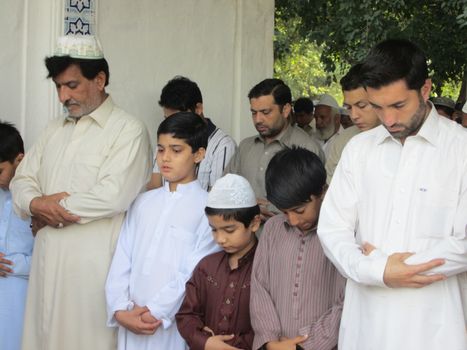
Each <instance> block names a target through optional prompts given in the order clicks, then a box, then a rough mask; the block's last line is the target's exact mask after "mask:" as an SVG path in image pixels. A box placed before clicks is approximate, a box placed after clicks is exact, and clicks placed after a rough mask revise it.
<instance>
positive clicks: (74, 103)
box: [63, 99, 79, 108]
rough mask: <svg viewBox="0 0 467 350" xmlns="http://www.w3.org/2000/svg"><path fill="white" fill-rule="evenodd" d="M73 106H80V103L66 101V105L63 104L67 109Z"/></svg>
mask: <svg viewBox="0 0 467 350" xmlns="http://www.w3.org/2000/svg"><path fill="white" fill-rule="evenodd" d="M72 105H75V106H79V103H78V101H75V100H72V99H70V100H66V101H65V103H64V104H63V106H65V107H67V108H68V107H69V106H72Z"/></svg>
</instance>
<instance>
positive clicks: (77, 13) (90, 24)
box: [64, 0, 96, 35]
mask: <svg viewBox="0 0 467 350" xmlns="http://www.w3.org/2000/svg"><path fill="white" fill-rule="evenodd" d="M95 6H96V0H65V25H64V34H65V35H68V34H81V35H94V34H95V23H96V11H95Z"/></svg>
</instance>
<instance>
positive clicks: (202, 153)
mask: <svg viewBox="0 0 467 350" xmlns="http://www.w3.org/2000/svg"><path fill="white" fill-rule="evenodd" d="M205 155H206V149H205V148H204V147H200V148H198V150H197V151H196V152H195V163H197V164H199V163H201V161H202V160H203V159H204V156H205Z"/></svg>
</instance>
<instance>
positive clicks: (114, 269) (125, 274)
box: [106, 112, 219, 350]
mask: <svg viewBox="0 0 467 350" xmlns="http://www.w3.org/2000/svg"><path fill="white" fill-rule="evenodd" d="M157 137H158V144H157V162H158V166H159V169H160V170H161V174H162V176H163V177H164V178H165V180H166V183H165V186H164V187H162V188H159V189H156V190H153V191H149V192H146V193H144V194H142V195H140V196H139V197H138V198H137V199H136V200H135V202H134V203H133V205H132V207H131V208H130V210H129V212H128V214H127V217H126V219H125V222H124V225H123V227H122V231H121V233H120V237H119V241H118V244H117V249H116V252H115V255H114V257H113V261H112V265H111V268H110V271H109V275H108V278H107V283H106V298H107V310H108V325H109V326H110V327H117V326H118V327H119V332H118V349H119V350H132V349H135V350H136V349H137V350H145V349H151V350H157V349H161V350H166V349H171V350H177V349H180V350H182V349H185V347H186V344H185V341H184V340H183V338H182V337H181V336H180V334H179V333H178V330H177V326H176V323H175V320H174V317H175V314H176V312H177V311H178V309H179V307H180V304H181V302H182V300H183V297H184V294H185V283H186V281H187V280H188V279H189V278H190V276H191V273H192V271H193V268H194V267H195V265H196V264H197V263H198V261H199V260H200V259H201V258H203V257H204V256H205V255H208V254H211V253H213V252H215V251H218V250H219V248H218V247H217V245H216V244H215V242H214V241H213V239H212V235H211V229H210V227H209V223H208V220H207V218H206V216H205V214H204V207H205V206H206V201H207V192H206V191H205V190H203V189H202V188H201V186H200V184H199V182H198V181H197V180H196V175H195V174H196V167H197V166H198V164H199V162H201V160H202V159H203V157H204V152H205V148H206V143H207V137H206V125H205V124H204V122H203V121H202V119H201V118H199V116H197V115H195V114H193V113H191V112H180V113H176V114H175V115H173V116H171V117H170V118H167V119H165V120H164V121H163V122H162V123H161V124H160V126H159V129H158V131H157Z"/></svg>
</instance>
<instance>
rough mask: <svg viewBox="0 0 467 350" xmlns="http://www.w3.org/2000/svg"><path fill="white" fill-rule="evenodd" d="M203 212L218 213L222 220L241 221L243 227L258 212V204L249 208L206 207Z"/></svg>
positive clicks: (246, 225) (249, 222)
mask: <svg viewBox="0 0 467 350" xmlns="http://www.w3.org/2000/svg"><path fill="white" fill-rule="evenodd" d="M204 212H205V213H206V215H208V216H214V215H219V216H222V218H223V219H224V220H226V221H227V220H235V221H238V222H241V223H242V224H243V225H244V226H245V227H248V226H250V224H251V222H252V221H253V219H254V218H255V216H256V215H259V214H260V210H259V205H255V206H254V207H249V208H237V209H219V208H211V207H206V208H205V209H204Z"/></svg>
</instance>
